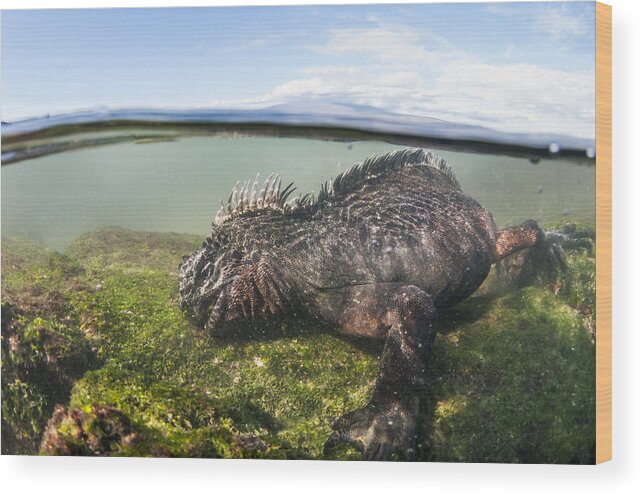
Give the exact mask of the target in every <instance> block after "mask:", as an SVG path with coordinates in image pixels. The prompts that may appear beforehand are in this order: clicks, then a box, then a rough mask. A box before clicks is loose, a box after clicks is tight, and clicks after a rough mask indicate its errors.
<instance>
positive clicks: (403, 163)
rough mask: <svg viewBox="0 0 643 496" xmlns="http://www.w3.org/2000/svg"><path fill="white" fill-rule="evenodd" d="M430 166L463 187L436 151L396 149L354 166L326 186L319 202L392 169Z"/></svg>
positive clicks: (318, 199) (323, 187)
mask: <svg viewBox="0 0 643 496" xmlns="http://www.w3.org/2000/svg"><path fill="white" fill-rule="evenodd" d="M412 166H426V167H433V168H434V169H437V170H439V171H440V172H442V173H444V174H445V175H446V176H447V177H448V178H449V180H450V181H451V182H452V183H453V184H454V185H455V186H456V187H457V188H458V189H459V188H460V184H459V183H458V180H457V179H456V177H455V174H454V173H453V171H452V170H451V167H449V165H448V164H447V163H446V162H445V161H444V160H443V159H441V158H440V157H438V156H437V155H435V154H434V153H433V152H431V151H428V150H423V149H421V148H416V149H413V148H406V149H404V150H396V151H394V152H390V153H386V154H384V155H373V156H371V157H369V158H367V159H366V160H364V161H363V162H359V163H357V164H355V165H354V166H353V167H351V168H350V169H347V170H346V171H344V172H342V173H341V174H340V175H339V176H337V177H336V178H335V179H332V180H330V181H328V182H326V183H325V184H323V185H322V187H321V191H320V192H319V195H318V197H317V201H318V202H321V201H324V200H329V199H331V198H333V197H336V196H339V195H342V194H346V193H349V192H350V191H353V190H354V189H355V188H356V187H357V186H358V185H359V184H362V183H363V182H364V181H366V180H367V179H371V178H374V177H377V176H380V175H382V174H385V173H387V172H390V171H394V170H398V169H401V168H402V167H412Z"/></svg>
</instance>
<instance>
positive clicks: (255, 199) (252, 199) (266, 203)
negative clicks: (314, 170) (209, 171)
mask: <svg viewBox="0 0 643 496" xmlns="http://www.w3.org/2000/svg"><path fill="white" fill-rule="evenodd" d="M259 175H260V174H257V177H256V178H255V179H254V181H252V180H249V181H245V182H244V183H243V184H241V185H239V183H237V184H236V185H235V187H234V188H232V192H231V193H230V196H229V197H228V202H227V204H225V203H224V202H223V201H221V207H220V208H219V212H218V213H217V215H216V218H215V222H216V223H221V222H223V221H224V220H226V219H228V218H230V217H233V216H235V215H239V214H243V213H246V212H253V211H258V210H263V209H272V210H277V211H280V212H283V213H287V212H290V211H292V210H294V209H296V208H299V207H301V206H303V205H308V204H310V203H312V194H311V193H308V194H306V195H304V196H299V197H297V198H294V199H292V200H290V201H288V197H289V196H290V195H291V194H292V192H293V191H295V189H296V188H295V187H294V186H293V184H294V183H290V184H289V185H288V186H286V187H285V188H284V189H283V190H282V189H281V176H280V175H279V174H276V173H275V174H271V175H270V176H268V179H266V181H265V182H264V183H263V186H262V188H261V189H260V190H259V191H257V186H258V184H259Z"/></svg>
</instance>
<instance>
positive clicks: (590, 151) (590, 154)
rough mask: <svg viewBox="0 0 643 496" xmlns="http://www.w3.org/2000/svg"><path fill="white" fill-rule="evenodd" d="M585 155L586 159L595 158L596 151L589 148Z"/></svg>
mask: <svg viewBox="0 0 643 496" xmlns="http://www.w3.org/2000/svg"><path fill="white" fill-rule="evenodd" d="M585 155H587V158H596V150H594V149H593V148H592V147H591V146H590V147H589V148H588V149H587V150H585Z"/></svg>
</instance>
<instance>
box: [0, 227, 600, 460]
mask: <svg viewBox="0 0 643 496" xmlns="http://www.w3.org/2000/svg"><path fill="white" fill-rule="evenodd" d="M200 241H201V240H200V238H199V237H197V236H191V235H181V234H158V233H140V232H134V231H128V230H125V229H120V228H109V229H104V230H101V231H97V232H95V233H90V234H87V235H84V236H82V237H81V238H79V239H77V240H76V241H74V242H73V243H72V244H71V245H70V246H69V248H68V249H67V250H66V251H65V252H64V253H56V252H53V251H51V250H47V249H45V248H43V247H38V246H37V245H35V244H34V243H30V242H20V241H16V240H6V242H5V240H3V253H2V255H3V281H2V301H3V314H2V323H3V347H2V352H3V355H2V392H3V396H2V422H3V423H2V430H3V453H36V452H38V451H39V450H40V451H41V452H42V453H46V454H84V455H116V456H181V457H226V458H230V457H234V458H247V457H252V458H280V459H293V458H298V459H302V458H310V459H319V458H322V457H323V456H324V455H323V444H324V441H325V439H326V438H327V437H328V435H329V434H330V432H331V425H332V421H333V420H334V419H336V418H337V417H339V416H341V415H342V414H344V413H346V412H348V411H351V410H354V409H356V408H359V407H361V406H364V405H365V404H366V402H367V401H368V398H369V397H370V393H371V392H372V388H373V385H374V380H375V376H376V374H377V369H378V363H379V356H378V354H379V353H380V352H381V349H380V346H377V345H372V344H369V343H361V342H356V341H347V340H344V339H340V338H338V337H336V336H334V335H333V334H332V332H331V331H332V330H331V329H323V328H321V329H319V328H314V329H311V326H306V325H305V324H301V323H300V324H292V325H289V326H284V327H283V328H276V329H271V330H268V331H265V332H263V333H259V334H257V333H253V332H250V331H249V333H248V335H246V336H235V337H230V338H227V339H225V340H215V339H213V338H210V337H208V336H204V335H202V333H200V332H199V331H197V330H196V329H194V328H192V327H191V326H190V325H189V324H188V323H187V321H186V320H185V319H184V318H183V316H182V314H181V312H180V311H179V309H178V304H177V277H176V275H177V267H178V262H179V261H180V260H181V256H182V255H185V254H189V253H190V252H191V251H192V250H193V249H194V248H195V247H196V246H198V244H199V243H200ZM568 261H569V270H568V272H567V273H566V274H565V275H564V276H562V275H558V276H556V277H554V278H550V279H548V280H546V281H544V280H541V281H535V285H532V286H529V287H523V288H510V287H507V286H506V285H505V286H503V285H501V284H497V282H496V283H494V282H493V281H492V282H491V283H488V284H487V287H488V288H493V291H487V292H485V291H481V292H480V293H479V294H478V295H476V296H474V297H472V298H470V299H469V300H467V301H465V302H463V303H462V304H460V305H458V306H457V307H455V308H452V309H449V310H448V312H446V313H445V314H444V315H443V316H442V317H441V320H440V330H441V331H440V334H439V335H438V337H437V340H436V345H435V352H434V354H433V358H432V361H431V365H430V370H429V372H428V374H429V383H430V387H429V388H428V390H427V393H426V398H425V401H424V405H423V412H424V414H423V419H422V424H423V426H422V435H421V446H420V448H421V449H420V455H421V459H424V460H432V461H472V462H473V461H475V462H487V461H495V462H527V463H531V462H533V463H591V462H592V461H593V449H594V448H593V447H594V432H595V417H594V414H595V413H594V412H595V406H594V397H595V385H594V377H595V368H594V367H595V363H594V358H595V350H594V344H593V333H592V331H593V327H592V326H593V320H592V318H593V315H594V313H595V310H594V308H595V305H594V291H595V283H594V274H595V265H594V259H593V257H592V254H591V253H587V252H578V253H573V254H571V253H570V254H568ZM498 277H499V276H498ZM5 328H7V329H10V331H7V333H6V334H5ZM43 329H44V330H45V331H43ZM15 336H18V338H15ZM51 336H55V339H53V338H52V337H51ZM16 340H17V341H16ZM16 342H18V343H19V345H16ZM52 343H55V345H52ZM52 346H53V348H52ZM25 350H28V352H27V351H25ZM48 356H49V357H56V358H55V360H54V361H55V364H56V366H55V367H51V366H49V367H47V366H45V365H47V364H49V362H48V361H47V360H48V358H47V357H48ZM56 378H58V379H56ZM53 379H56V380H57V381H58V382H59V383H60V384H62V386H61V387H60V388H58V389H57V390H56V391H51V390H49V389H48V388H45V387H43V384H47V383H51V382H52V381H53ZM54 382H55V381H54ZM57 403H58V404H60V405H61V406H59V407H56V409H54V407H55V405H56V404H57ZM48 421H49V422H48ZM43 434H44V437H43ZM329 457H330V458H334V459H359V453H357V452H356V451H355V450H354V449H352V448H348V447H345V448H340V449H336V450H334V451H333V453H331V454H330V455H329Z"/></svg>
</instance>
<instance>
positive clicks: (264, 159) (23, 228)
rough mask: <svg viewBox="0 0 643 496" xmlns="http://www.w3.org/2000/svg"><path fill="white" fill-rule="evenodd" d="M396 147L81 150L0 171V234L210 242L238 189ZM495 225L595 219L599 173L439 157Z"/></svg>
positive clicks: (575, 166)
mask: <svg viewBox="0 0 643 496" xmlns="http://www.w3.org/2000/svg"><path fill="white" fill-rule="evenodd" d="M398 148H402V147H401V146H396V145H391V144H389V143H385V142H378V141H358V142H353V143H346V142H338V141H324V140H316V139H301V138H272V137H236V138H235V137H228V138H224V137H216V136H193V137H184V138H182V139H178V140H176V141H160V142H157V141H154V142H150V143H145V144H141V143H135V142H128V143H120V144H113V145H110V146H103V147H94V148H83V149H78V150H71V151H66V152H64V153H58V154H52V155H47V156H43V157H39V158H34V159H30V160H26V161H22V162H19V163H16V164H13V165H8V166H6V167H3V168H2V234H3V235H10V236H15V235H19V236H25V237H29V238H32V239H35V240H38V241H41V242H43V243H45V244H47V245H49V246H51V247H54V248H57V249H62V248H64V247H65V246H66V245H67V244H68V243H69V242H70V241H71V240H72V239H74V238H75V237H77V236H78V235H80V234H82V233H85V232H88V231H92V230H95V229H97V228H100V227H105V226H121V227H125V228H130V229H136V230H145V231H159V232H166V231H173V232H185V233H195V234H206V233H207V232H208V231H209V229H210V224H211V222H212V220H213V218H214V215H215V213H216V211H217V210H218V205H219V200H220V199H227V197H228V195H229V193H230V190H231V188H232V187H233V186H234V185H235V183H236V182H237V181H244V180H246V179H249V178H254V176H256V174H257V173H260V174H261V176H262V177H264V178H265V177H267V175H268V174H270V173H272V172H278V173H280V174H281V175H282V176H283V180H284V181H285V183H286V184H287V183H289V182H290V181H294V182H295V185H296V186H297V191H296V193H307V192H309V191H314V192H317V191H318V189H319V186H320V184H321V183H322V182H323V181H325V180H328V179H330V178H332V177H334V176H335V175H337V174H338V173H340V172H341V171H343V170H344V169H346V168H348V167H350V166H351V165H353V164H354V163H355V162H357V161H361V160H363V159H364V158H366V157H368V156H369V155H372V154H378V153H384V152H388V151H391V150H394V149H398ZM436 151H437V153H438V154H439V155H441V156H442V157H443V158H444V159H446V160H447V161H448V162H449V163H450V164H451V166H452V167H453V169H454V170H455V173H456V175H457V177H458V179H459V180H460V183H461V185H462V188H463V189H464V190H465V191H466V192H467V193H469V194H471V195H472V196H473V197H475V198H476V199H477V200H478V201H479V202H480V203H482V204H483V205H484V206H485V207H487V209H488V210H489V211H491V212H492V214H493V215H494V218H495V219H496V222H497V224H498V225H499V226H505V225H508V224H512V223H518V222H521V221H523V220H525V219H527V218H532V219H535V220H538V221H540V222H543V223H547V222H548V221H552V220H558V219H560V218H561V217H568V218H570V219H586V220H589V221H593V219H594V209H595V203H594V201H595V200H594V199H595V167H593V166H588V165H587V163H576V162H574V161H573V160H565V159H558V160H540V161H539V162H538V163H532V162H530V161H529V160H527V159H526V158H516V157H508V156H500V155H489V154H476V153H464V152H454V151H441V150H436Z"/></svg>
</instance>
